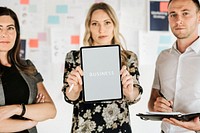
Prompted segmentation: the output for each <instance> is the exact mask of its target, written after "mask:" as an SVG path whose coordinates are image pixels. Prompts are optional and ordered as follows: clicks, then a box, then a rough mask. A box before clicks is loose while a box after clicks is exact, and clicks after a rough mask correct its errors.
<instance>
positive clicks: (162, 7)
mask: <svg viewBox="0 0 200 133" xmlns="http://www.w3.org/2000/svg"><path fill="white" fill-rule="evenodd" d="M167 6H168V2H160V11H161V12H167Z"/></svg>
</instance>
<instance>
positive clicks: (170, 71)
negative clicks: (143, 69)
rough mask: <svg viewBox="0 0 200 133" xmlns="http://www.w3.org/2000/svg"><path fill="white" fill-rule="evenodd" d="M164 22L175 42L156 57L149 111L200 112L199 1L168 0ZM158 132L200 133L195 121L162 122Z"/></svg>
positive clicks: (196, 120)
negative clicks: (168, 26)
mask: <svg viewBox="0 0 200 133" xmlns="http://www.w3.org/2000/svg"><path fill="white" fill-rule="evenodd" d="M168 20H169V24H170V28H171V31H172V32H173V34H174V35H175V36H176V38H177V40H176V42H175V43H174V44H173V46H172V48H170V49H166V50H164V51H162V52H161V53H160V55H159V56H158V59H157V62H156V69H155V76H154V82H153V86H152V92H151V96H150V99H149V103H148V107H149V110H150V111H157V112H172V111H173V112H181V113H194V112H200V38H199V36H198V25H199V23H200V4H199V1H198V0H170V1H169V4H168ZM161 93H162V95H163V96H164V97H163V96H161ZM161 130H162V132H163V133H195V131H196V132H198V131H199V133H200V122H199V118H195V119H194V120H192V121H189V122H181V121H178V120H175V119H172V118H170V119H166V118H165V119H164V120H163V122H162V125H161Z"/></svg>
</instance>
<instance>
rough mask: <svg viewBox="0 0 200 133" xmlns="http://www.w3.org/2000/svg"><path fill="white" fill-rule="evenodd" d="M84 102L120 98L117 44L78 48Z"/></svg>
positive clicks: (119, 56)
mask: <svg viewBox="0 0 200 133" xmlns="http://www.w3.org/2000/svg"><path fill="white" fill-rule="evenodd" d="M80 56H81V67H82V70H83V100H84V101H85V102H98V101H111V100H118V99H122V96H123V94H122V85H121V76H120V70H121V54H120V46H119V45H103V46H86V47H81V48H80Z"/></svg>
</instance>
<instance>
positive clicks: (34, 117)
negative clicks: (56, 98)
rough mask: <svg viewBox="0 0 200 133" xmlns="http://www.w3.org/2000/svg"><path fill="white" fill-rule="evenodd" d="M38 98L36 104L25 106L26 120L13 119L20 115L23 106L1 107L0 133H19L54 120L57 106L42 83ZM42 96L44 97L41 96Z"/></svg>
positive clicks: (40, 83)
mask: <svg viewBox="0 0 200 133" xmlns="http://www.w3.org/2000/svg"><path fill="white" fill-rule="evenodd" d="M37 87H38V98H37V103H36V104H29V105H25V107H26V112H25V114H24V116H23V117H24V118H27V119H26V120H17V119H11V118H10V117H12V116H13V115H20V114H21V112H22V106H21V105H17V104H15V105H6V106H0V132H17V131H22V130H25V129H29V128H32V127H34V126H35V125H37V123H38V122H40V121H44V120H47V119H53V118H54V117H55V115H56V108H55V105H54V103H53V101H52V99H51V97H50V96H49V94H48V92H47V91H46V89H45V87H44V85H43V83H42V82H39V83H38V84H37ZM41 94H42V95H41Z"/></svg>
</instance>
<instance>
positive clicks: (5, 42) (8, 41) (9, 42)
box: [0, 41, 10, 43]
mask: <svg viewBox="0 0 200 133" xmlns="http://www.w3.org/2000/svg"><path fill="white" fill-rule="evenodd" d="M0 43H10V42H9V41H0Z"/></svg>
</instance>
